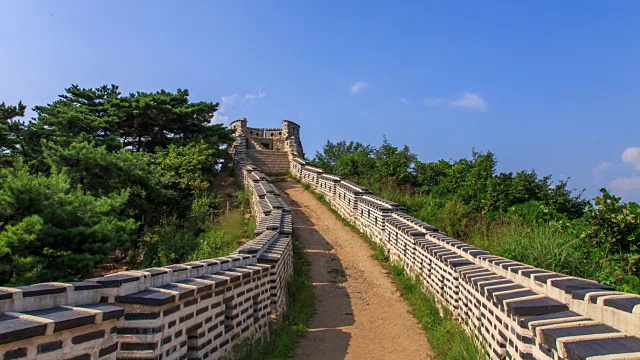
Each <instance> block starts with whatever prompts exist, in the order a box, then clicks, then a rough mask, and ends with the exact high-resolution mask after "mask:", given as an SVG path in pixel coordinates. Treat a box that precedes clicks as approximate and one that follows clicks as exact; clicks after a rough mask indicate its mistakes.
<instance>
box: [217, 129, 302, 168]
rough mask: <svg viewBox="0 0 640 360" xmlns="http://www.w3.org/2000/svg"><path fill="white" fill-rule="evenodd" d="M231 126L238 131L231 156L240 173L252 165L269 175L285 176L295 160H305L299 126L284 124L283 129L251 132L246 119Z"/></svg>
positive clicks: (254, 130)
mask: <svg viewBox="0 0 640 360" xmlns="http://www.w3.org/2000/svg"><path fill="white" fill-rule="evenodd" d="M230 126H231V128H232V129H233V130H235V137H236V141H235V143H234V144H233V148H232V150H231V154H232V156H233V157H234V162H235V164H236V165H237V166H236V169H238V171H239V169H241V168H242V166H244V165H246V164H253V165H255V166H257V167H259V168H260V169H261V171H263V172H264V173H265V174H267V175H276V176H278V175H286V174H287V173H288V172H289V168H290V165H289V164H290V162H291V159H292V158H294V157H301V158H304V152H303V151H302V143H301V142H300V125H298V124H296V123H294V122H293V121H289V120H283V121H282V128H280V129H278V128H250V127H247V119H240V120H236V121H234V122H232V123H231V125H230Z"/></svg>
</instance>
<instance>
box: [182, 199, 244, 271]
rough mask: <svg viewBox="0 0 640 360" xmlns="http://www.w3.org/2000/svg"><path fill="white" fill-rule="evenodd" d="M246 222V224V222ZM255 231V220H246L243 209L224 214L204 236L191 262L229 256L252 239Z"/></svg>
mask: <svg viewBox="0 0 640 360" xmlns="http://www.w3.org/2000/svg"><path fill="white" fill-rule="evenodd" d="M245 221H246V222H245ZM254 229H255V220H253V218H249V219H245V214H244V211H243V210H241V209H234V210H230V211H228V212H226V213H224V214H222V215H221V216H220V217H218V219H217V220H216V221H215V222H214V223H213V225H211V226H210V227H209V228H208V229H207V230H206V231H205V232H204V233H202V235H200V238H199V241H198V245H197V248H196V249H195V251H194V252H193V253H192V254H191V256H190V260H198V259H211V258H215V257H219V256H225V255H229V254H230V253H231V252H233V251H234V250H236V249H237V248H238V245H240V241H241V240H246V239H252V238H253V231H254Z"/></svg>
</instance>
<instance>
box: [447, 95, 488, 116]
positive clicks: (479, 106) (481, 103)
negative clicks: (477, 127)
mask: <svg viewBox="0 0 640 360" xmlns="http://www.w3.org/2000/svg"><path fill="white" fill-rule="evenodd" d="M449 106H452V107H456V108H460V109H464V110H469V111H478V112H484V111H487V110H489V104H487V101H486V100H485V99H484V98H483V97H482V96H481V95H480V93H477V92H475V93H472V92H469V91H465V92H464V93H463V94H462V96H461V97H459V98H457V99H455V100H453V101H452V102H451V103H449Z"/></svg>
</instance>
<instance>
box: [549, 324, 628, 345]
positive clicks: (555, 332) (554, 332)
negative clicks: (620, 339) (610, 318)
mask: <svg viewBox="0 0 640 360" xmlns="http://www.w3.org/2000/svg"><path fill="white" fill-rule="evenodd" d="M617 332H619V331H618V330H616V329H614V328H612V327H610V326H606V325H576V326H574V327H564V328H556V329H554V328H551V329H544V328H543V329H542V343H543V344H545V345H546V346H547V347H548V348H549V349H554V350H555V349H556V340H558V338H562V337H567V336H578V335H593V334H610V333H617Z"/></svg>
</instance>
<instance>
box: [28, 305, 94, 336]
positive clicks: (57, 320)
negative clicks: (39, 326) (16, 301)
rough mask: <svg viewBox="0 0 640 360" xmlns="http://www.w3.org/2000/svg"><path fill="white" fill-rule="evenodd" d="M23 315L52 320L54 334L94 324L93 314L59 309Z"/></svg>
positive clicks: (36, 311) (35, 311) (29, 312)
mask: <svg viewBox="0 0 640 360" xmlns="http://www.w3.org/2000/svg"><path fill="white" fill-rule="evenodd" d="M23 313H24V314H27V315H32V316H38V317H42V318H45V319H49V320H53V321H54V328H53V331H54V332H58V331H63V330H68V329H73V328H76V327H79V326H85V325H90V324H93V323H94V321H95V318H96V315H95V314H91V313H88V312H84V311H78V310H71V309H66V308H61V307H56V308H51V309H44V310H34V311H24V312H23Z"/></svg>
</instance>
